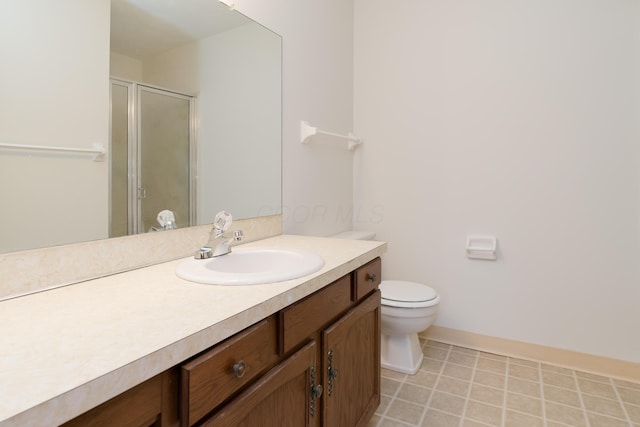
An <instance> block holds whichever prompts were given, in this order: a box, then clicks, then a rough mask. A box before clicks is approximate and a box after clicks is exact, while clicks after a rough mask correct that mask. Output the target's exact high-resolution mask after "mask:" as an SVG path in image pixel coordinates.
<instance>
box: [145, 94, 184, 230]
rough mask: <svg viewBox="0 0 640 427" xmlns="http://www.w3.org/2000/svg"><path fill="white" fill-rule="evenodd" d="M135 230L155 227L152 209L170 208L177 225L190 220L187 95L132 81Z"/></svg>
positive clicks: (155, 211)
mask: <svg viewBox="0 0 640 427" xmlns="http://www.w3.org/2000/svg"><path fill="white" fill-rule="evenodd" d="M138 106H139V108H138V112H139V114H138V153H137V154H138V165H139V169H138V171H139V172H138V189H137V192H138V195H137V197H138V224H137V225H138V227H137V228H138V230H137V232H138V233H144V232H147V231H149V230H151V228H152V227H158V226H159V224H158V221H157V219H156V218H157V215H158V212H160V211H163V210H166V209H168V210H170V211H172V212H173V213H174V215H175V219H176V225H177V226H178V228H181V227H188V226H189V225H191V215H192V212H191V211H192V209H191V200H192V197H191V195H192V188H191V185H190V184H191V173H190V169H191V168H190V166H191V138H192V126H191V110H192V98H191V97H188V96H184V95H179V94H176V93H172V92H168V91H163V90H159V89H154V88H150V87H146V86H138Z"/></svg>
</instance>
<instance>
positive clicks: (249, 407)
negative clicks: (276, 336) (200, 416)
mask: <svg viewBox="0 0 640 427" xmlns="http://www.w3.org/2000/svg"><path fill="white" fill-rule="evenodd" d="M315 359H316V344H315V341H311V342H310V343H309V344H307V345H306V346H304V347H303V348H302V349H300V350H298V351H297V352H296V353H294V354H293V355H292V356H290V357H288V358H287V359H285V360H284V361H283V362H281V363H280V364H278V365H277V366H276V367H274V368H273V369H271V370H270V371H269V372H267V373H266V374H265V375H264V376H263V377H262V378H261V379H259V380H258V382H257V383H256V384H254V385H252V386H251V387H249V388H248V389H247V390H245V391H244V392H242V393H241V394H240V395H239V396H238V397H237V398H235V399H234V400H232V401H231V402H230V403H228V404H227V405H225V406H224V407H223V408H222V409H221V410H220V411H219V412H217V413H216V414H215V415H213V416H212V417H211V418H209V419H207V420H206V421H205V422H204V423H203V424H202V427H204V426H216V427H218V426H234V427H235V426H238V427H242V426H245V427H254V426H261V427H301V426H309V424H310V419H311V417H312V414H311V412H312V411H313V412H314V414H313V417H318V416H319V414H318V413H317V412H318V411H317V409H316V408H317V405H318V403H317V402H316V399H315V398H313V396H312V391H313V390H312V388H313V387H312V377H315V372H312V369H313V370H315Z"/></svg>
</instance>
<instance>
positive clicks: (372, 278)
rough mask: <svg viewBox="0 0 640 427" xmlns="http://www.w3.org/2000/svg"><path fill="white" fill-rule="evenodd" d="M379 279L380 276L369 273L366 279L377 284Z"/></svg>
mask: <svg viewBox="0 0 640 427" xmlns="http://www.w3.org/2000/svg"><path fill="white" fill-rule="evenodd" d="M377 277H378V276H377V275H376V274H375V273H367V275H366V276H365V277H364V279H365V280H367V281H370V282H375V281H376V278H377Z"/></svg>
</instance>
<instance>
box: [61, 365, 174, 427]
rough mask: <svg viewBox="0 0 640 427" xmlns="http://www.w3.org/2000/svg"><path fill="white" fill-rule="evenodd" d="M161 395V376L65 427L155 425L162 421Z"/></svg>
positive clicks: (87, 413)
mask: <svg viewBox="0 0 640 427" xmlns="http://www.w3.org/2000/svg"><path fill="white" fill-rule="evenodd" d="M161 395H162V380H161V376H160V375H157V376H155V377H153V378H151V379H150V380H147V381H145V382H143V383H142V384H140V385H138V386H136V387H134V388H132V389H130V390H128V391H125V392H124V393H122V394H121V395H119V396H116V397H114V398H113V399H111V400H109V401H107V402H105V403H103V404H102V405H100V406H98V407H96V408H94V409H92V410H90V411H89V412H85V413H84V414H82V415H80V416H79V417H77V418H74V419H73V420H71V421H69V422H67V423H65V424H63V427H92V426H95V427H99V426H108V425H112V426H115V425H117V426H141V425H152V424H153V425H155V423H156V422H157V420H159V419H160V413H161V402H162V400H161Z"/></svg>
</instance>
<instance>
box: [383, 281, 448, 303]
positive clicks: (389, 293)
mask: <svg viewBox="0 0 640 427" xmlns="http://www.w3.org/2000/svg"><path fill="white" fill-rule="evenodd" d="M380 292H381V293H382V304H383V305H387V306H393V307H428V306H430V305H434V304H435V303H437V302H438V301H437V300H439V297H438V293H437V292H436V291H434V290H433V289H432V288H430V287H429V286H427V285H424V284H422V283H415V282H405V281H400V280H384V281H383V282H382V283H381V284H380Z"/></svg>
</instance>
